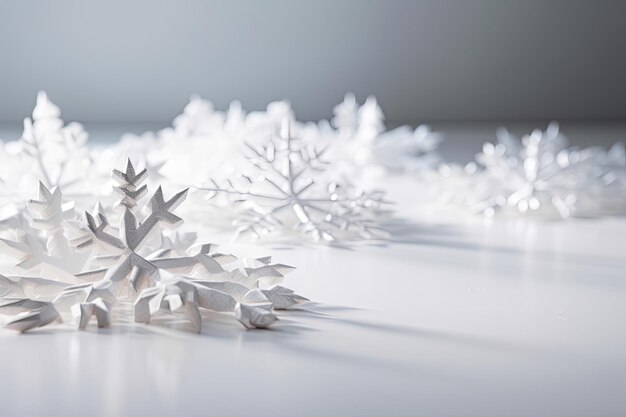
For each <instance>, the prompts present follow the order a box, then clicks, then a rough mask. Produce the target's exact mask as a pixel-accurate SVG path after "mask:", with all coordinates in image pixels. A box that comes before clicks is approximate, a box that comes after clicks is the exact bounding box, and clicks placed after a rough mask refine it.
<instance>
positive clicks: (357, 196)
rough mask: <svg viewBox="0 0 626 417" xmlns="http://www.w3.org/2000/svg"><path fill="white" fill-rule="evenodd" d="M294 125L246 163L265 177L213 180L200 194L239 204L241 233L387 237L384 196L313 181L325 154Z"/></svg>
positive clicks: (325, 238) (321, 237)
mask: <svg viewBox="0 0 626 417" xmlns="http://www.w3.org/2000/svg"><path fill="white" fill-rule="evenodd" d="M289 126H290V121H289V119H287V118H286V119H284V122H283V126H282V128H281V131H280V133H279V134H278V135H274V136H273V139H272V141H271V142H270V143H269V144H267V145H262V146H261V147H254V146H252V145H250V146H249V150H250V151H251V155H250V156H249V157H248V159H247V160H248V162H249V164H250V165H252V166H254V167H256V169H257V170H258V172H260V173H261V174H262V175H261V176H260V177H259V176H258V175H257V176H256V177H253V176H242V177H240V178H238V179H233V180H226V181H216V180H211V182H210V184H209V185H207V186H205V187H201V188H200V190H203V191H206V192H208V194H207V198H209V199H211V198H214V197H216V196H218V195H227V196H230V197H231V198H232V199H233V201H234V202H236V203H237V205H238V207H239V209H240V211H239V212H238V218H237V219H236V220H235V225H237V226H239V227H238V230H237V233H238V234H250V235H253V236H255V237H261V236H262V235H265V234H268V233H271V232H275V231H279V230H280V231H285V230H289V229H295V230H299V231H301V232H303V233H304V234H305V235H308V236H311V237H312V239H313V240H315V241H319V240H322V241H327V242H333V241H336V240H338V239H346V240H349V239H375V238H386V237H387V234H386V232H385V231H384V229H383V228H382V227H381V226H380V225H379V221H380V220H381V218H382V217H383V216H384V215H385V214H387V210H385V206H386V205H387V202H386V201H385V200H384V193H383V192H381V191H374V192H369V193H368V192H364V191H361V190H359V189H357V188H355V187H352V186H349V185H348V186H341V185H339V184H336V183H331V184H329V185H326V186H324V185H322V184H320V183H318V182H316V181H314V180H313V177H314V176H320V175H321V173H322V172H323V171H324V169H325V166H326V163H325V162H324V161H323V159H322V157H323V155H324V150H318V149H317V148H315V147H314V146H310V145H307V144H306V143H303V142H302V141H300V140H298V139H295V138H294V137H293V135H292V134H291V132H290V129H289Z"/></svg>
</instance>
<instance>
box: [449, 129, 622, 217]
mask: <svg viewBox="0 0 626 417" xmlns="http://www.w3.org/2000/svg"><path fill="white" fill-rule="evenodd" d="M624 161H625V158H624V152H623V145H622V146H620V145H615V146H614V147H613V148H611V149H610V150H609V151H605V150H603V149H601V148H599V147H592V148H582V149H580V148H571V147H569V145H568V141H567V139H566V138H565V137H564V136H563V135H562V134H561V133H560V132H559V126H558V124H556V123H551V124H550V125H549V126H548V128H547V129H546V130H545V131H541V130H538V129H537V130H534V131H533V132H532V133H531V134H529V135H526V136H524V137H523V138H522V139H521V140H520V139H518V138H516V137H515V136H513V135H512V134H511V133H509V132H508V131H507V130H506V129H499V130H498V132H497V143H495V144H493V143H485V144H484V145H483V149H482V152H480V153H479V154H477V155H476V162H477V164H478V167H480V169H478V170H476V169H474V167H475V165H468V167H467V169H466V170H465V173H464V174H465V175H460V174H461V171H460V170H459V169H458V168H457V169H455V168H452V167H450V166H444V167H443V168H442V169H441V172H442V173H443V174H444V175H446V176H447V178H448V181H447V182H446V183H444V185H443V188H444V189H446V188H448V189H449V187H450V186H453V185H452V184H453V183H451V182H450V181H451V180H452V181H453V182H454V183H457V184H462V187H461V188H463V189H457V194H456V195H455V196H453V197H452V199H454V200H455V201H456V202H460V203H461V204H463V205H465V206H467V207H468V208H469V209H470V211H472V212H476V213H484V214H485V215H486V216H489V217H491V216H494V215H495V214H496V213H499V212H505V213H516V212H517V213H519V214H528V213H533V214H538V215H546V216H552V215H557V216H561V217H564V218H565V217H573V216H598V215H606V214H616V213H620V212H622V213H623V212H624V211H626V181H624V178H626V176H625V175H624V173H625V172H626V170H625V167H626V162H624ZM470 166H471V168H470ZM460 178H465V180H461V179H460ZM448 194H450V193H448Z"/></svg>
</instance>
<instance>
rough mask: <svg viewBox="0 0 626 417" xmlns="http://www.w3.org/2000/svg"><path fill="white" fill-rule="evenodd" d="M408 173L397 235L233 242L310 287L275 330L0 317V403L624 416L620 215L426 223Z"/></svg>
mask: <svg viewBox="0 0 626 417" xmlns="http://www.w3.org/2000/svg"><path fill="white" fill-rule="evenodd" d="M411 184H413V187H415V185H414V183H412V182H411V181H410V180H409V179H392V180H389V181H388V185H389V187H390V194H391V197H392V198H394V199H396V200H397V201H398V202H399V204H398V209H399V214H400V215H401V216H404V217H407V216H408V215H412V216H413V217H414V218H415V220H418V221H419V223H417V225H414V226H406V225H405V226H402V227H396V229H397V231H398V232H400V233H399V235H398V236H397V238H396V242H394V243H391V244H390V245H389V246H388V247H373V246H366V247H360V248H358V249H354V250H346V249H335V248H315V247H298V248H294V249H292V250H281V249H280V248H277V247H275V246H273V245H269V246H263V247H259V246H257V247H252V246H246V245H239V244H237V245H230V249H232V250H233V251H236V252H237V253H241V252H242V251H243V252H250V253H252V254H258V255H262V254H273V255H275V258H276V259H277V260H279V261H281V262H285V263H289V264H292V265H295V266H297V267H298V270H297V271H296V272H294V273H293V275H290V276H289V278H288V279H287V281H286V285H287V286H289V287H291V288H293V289H294V290H296V291H298V292H299V293H300V294H302V295H305V296H307V297H309V298H311V299H312V300H315V301H316V304H313V305H310V306H307V307H305V308H306V309H307V310H309V311H295V312H291V313H285V314H283V315H282V316H281V318H282V319H283V320H282V322H281V323H280V325H279V326H277V327H276V328H275V330H273V331H261V330H254V331H250V330H245V329H244V328H243V327H242V326H241V325H239V324H238V323H237V322H236V321H235V319H234V318H230V317H227V316H219V315H214V316H210V317H209V318H207V319H206V320H205V325H204V332H203V335H200V336H197V335H194V334H189V333H184V332H178V331H172V330H171V329H162V328H158V327H154V326H152V327H142V328H140V329H138V330H132V329H131V328H122V329H121V330H119V328H118V330H101V331H97V330H95V329H92V330H89V331H87V332H79V331H73V330H63V329H62V330H54V329H42V330H38V331H34V332H32V334H26V335H16V334H13V333H6V332H2V333H1V335H0V369H1V370H2V372H1V373H0V415H1V416H3V417H12V416H65V417H71V416H78V415H85V416H87V415H88V416H160V415H171V416H209V415H212V416H221V415H239V416H273V417H277V416H294V415H304V416H333V415H337V416H383V415H387V416H418V415H423V416H440V415H441V416H590V415H597V416H623V415H626V398H625V396H624V395H623V394H624V388H625V387H626V336H625V334H624V329H626V314H625V313H626V303H625V301H626V297H625V295H626V275H625V271H626V256H625V251H626V249H625V248H626V233H625V232H626V221H625V219H606V220H581V221H578V220H577V221H568V222H540V221H528V220H522V221H504V220H503V221H499V220H495V221H491V222H486V221H484V220H482V219H481V218H476V217H471V218H467V217H459V216H454V217H449V216H447V215H446V214H445V213H444V214H439V215H438V216H437V217H438V218H439V220H438V221H437V222H433V221H432V220H430V219H431V216H428V215H419V214H418V213H419V212H420V210H419V201H418V200H419V199H418V197H419V195H418V194H417V193H416V192H415V191H409V189H408V188H406V187H407V186H408V185H411ZM413 189H414V190H415V188H413ZM446 218H450V219H451V220H445V221H444V220H442V219H446ZM453 219H455V220H453ZM407 224H408V223H407Z"/></svg>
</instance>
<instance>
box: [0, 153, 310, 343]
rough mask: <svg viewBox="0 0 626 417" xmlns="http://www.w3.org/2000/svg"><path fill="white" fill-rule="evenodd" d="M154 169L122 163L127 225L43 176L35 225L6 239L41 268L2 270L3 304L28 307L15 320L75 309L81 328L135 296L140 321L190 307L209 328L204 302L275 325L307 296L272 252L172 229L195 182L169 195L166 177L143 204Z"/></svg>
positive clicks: (3, 308)
mask: <svg viewBox="0 0 626 417" xmlns="http://www.w3.org/2000/svg"><path fill="white" fill-rule="evenodd" d="M146 177H147V171H146V170H145V169H144V170H141V171H139V172H136V171H135V169H134V167H133V165H132V163H131V162H130V160H129V161H128V163H127V166H126V170H125V171H124V172H122V171H118V170H114V171H113V178H114V180H115V181H116V183H117V185H116V187H115V190H116V192H117V193H118V194H119V195H120V199H119V201H118V202H117V204H116V205H115V207H116V208H117V209H118V210H117V211H118V212H121V214H120V216H119V220H120V221H119V224H120V226H119V228H117V229H116V228H113V227H112V226H111V223H110V222H109V220H108V217H109V216H108V215H107V213H106V211H105V210H104V209H103V207H102V206H101V205H100V204H97V205H96V207H95V209H94V210H93V211H92V212H91V213H88V212H86V213H85V218H84V221H83V220H79V219H77V218H76V217H75V216H74V215H73V211H72V210H71V208H70V207H68V206H67V205H64V204H63V203H62V195H61V191H60V189H59V188H56V187H55V188H53V189H51V190H50V189H48V188H47V187H46V186H45V185H44V184H40V197H39V200H33V201H30V202H29V210H30V212H31V216H32V218H31V219H30V225H28V226H23V227H22V228H21V229H20V230H17V231H16V233H15V236H17V238H16V239H15V240H11V239H1V240H0V244H2V245H3V246H4V248H5V251H6V252H7V253H9V254H13V255H14V256H15V257H16V258H17V259H18V262H19V263H18V265H17V267H18V268H19V269H20V270H22V271H25V272H27V273H30V274H32V273H34V274H39V275H40V277H37V276H35V277H32V276H26V275H24V276H10V277H5V276H0V299H1V305H0V314H7V313H8V314H11V313H18V314H17V315H16V316H14V317H13V318H12V319H11V320H9V321H8V323H7V324H6V327H8V328H11V329H15V330H18V331H28V330H31V329H33V328H36V327H40V326H44V325H47V324H50V323H53V322H55V321H59V320H62V319H63V318H64V317H65V316H67V315H68V314H69V315H72V316H73V317H74V318H75V319H76V321H77V323H78V327H79V328H81V329H84V328H85V327H87V326H88V324H89V322H90V319H91V318H92V317H95V319H96V321H97V324H98V326H101V327H105V326H109V325H110V324H111V322H112V317H113V316H112V311H113V310H115V309H118V308H119V309H122V306H124V305H128V304H129V303H134V310H135V314H134V318H135V321H136V322H139V323H148V322H150V321H151V319H152V318H153V317H154V316H156V315H160V314H179V313H180V314H183V315H184V316H186V317H187V318H188V319H189V321H190V322H191V323H192V327H193V329H194V330H195V331H198V332H199V331H200V329H201V314H200V308H204V309H210V310H214V311H218V312H230V313H232V314H233V315H234V316H235V317H236V318H237V319H238V320H239V321H240V322H241V323H242V324H243V325H244V326H246V327H267V326H269V325H270V324H271V323H272V322H274V321H275V320H277V317H276V315H275V314H274V310H279V309H287V308H290V307H293V306H295V305H297V304H299V303H302V302H304V301H306V299H305V298H303V297H300V296H298V295H296V294H294V293H293V292H291V291H290V290H288V289H286V288H284V287H282V286H280V285H278V284H279V283H280V282H281V281H282V279H283V277H284V275H285V274H287V273H289V272H290V271H291V270H293V268H292V267H290V266H287V265H283V264H275V263H272V262H271V258H269V257H264V258H258V259H252V260H238V259H237V258H235V257H234V256H232V255H228V254H223V253H219V252H217V251H216V245H213V244H201V245H195V241H196V235H195V234H193V233H190V234H189V233H187V234H179V233H169V234H168V233H167V231H166V230H164V228H169V229H174V228H176V227H178V226H180V225H181V223H182V219H181V218H180V217H178V216H177V215H175V214H174V213H173V211H174V210H175V209H176V208H177V207H178V205H180V204H181V203H182V202H183V200H184V199H185V196H186V194H187V190H183V191H180V192H178V193H176V194H174V195H173V196H172V197H171V198H169V199H166V198H165V197H164V194H163V191H162V189H161V187H159V188H158V189H157V190H156V191H155V192H154V193H153V194H152V197H151V198H150V200H149V202H148V203H147V204H146V205H145V207H143V205H142V204H141V200H142V198H143V197H144V196H145V195H146V194H147V192H148V190H147V187H146V186H145V185H143V182H144V181H145V179H146ZM143 208H147V213H145V214H144V211H145V210H142V209H143ZM31 226H32V227H31ZM44 246H45V248H44ZM43 266H46V268H44V267H43ZM122 310H123V309H122Z"/></svg>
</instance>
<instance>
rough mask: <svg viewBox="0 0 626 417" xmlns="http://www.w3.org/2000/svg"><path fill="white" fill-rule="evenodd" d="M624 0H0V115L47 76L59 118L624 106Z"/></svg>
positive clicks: (615, 116) (499, 115)
mask: <svg viewBox="0 0 626 417" xmlns="http://www.w3.org/2000/svg"><path fill="white" fill-rule="evenodd" d="M625 16H626V2H619V1H615V2H613V1H573V0H553V1H534V0H533V1H530V0H525V1H505V0H494V1H486V0H484V1H475V0H474V1H470V0H465V1H434V0H433V1H389V0H388V1H365V0H363V1H356V0H343V1H337V0H335V1H307V2H302V1H279V0H271V1H247V2H244V1H220V2H216V1H181V0H167V1H157V0H140V1H137V0H135V1H132V2H131V1H117V0H116V1H111V0H108V1H98V2H95V1H84V0H76V1H68V0H55V1H25V0H21V1H3V2H1V3H0V59H1V62H0V80H2V82H1V83H0V120H3V121H17V120H20V119H22V118H23V117H24V116H26V115H28V114H29V113H30V111H31V110H32V106H33V104H34V100H35V94H36V91H37V90H39V89H46V90H48V92H49V93H50V95H51V97H52V98H53V100H54V101H55V102H57V103H58V104H59V105H61V106H62V108H63V110H64V115H65V117H66V118H67V119H72V120H76V119H78V120H81V121H86V122H90V121H92V122H103V121H118V122H130V121H133V122H164V121H170V120H171V119H172V118H173V117H174V116H175V115H176V114H178V113H179V112H180V110H181V108H182V107H183V106H184V104H185V102H186V101H187V98H188V97H189V95H190V94H191V93H194V92H198V93H200V94H201V95H203V96H204V97H207V98H210V99H211V100H213V101H214V102H215V103H216V105H217V107H218V108H225V107H226V106H227V104H228V102H229V101H230V100H232V99H235V98H238V99H241V100H242V101H243V103H244V107H246V108H247V109H259V108H263V107H264V106H265V105H266V104H267V102H269V101H271V100H275V99H280V98H289V99H290V100H291V102H292V103H293V104H294V106H295V108H296V111H297V113H298V115H299V117H300V118H301V119H305V120H308V119H318V118H322V117H328V116H329V114H330V111H331V108H332V105H333V104H335V103H337V102H338V101H340V100H341V98H342V96H343V94H344V92H346V91H354V92H356V93H357V96H358V97H359V98H361V99H363V98H365V97H366V96H367V95H368V94H375V95H376V96H377V97H378V98H379V101H380V102H381V105H382V106H383V109H384V110H385V113H386V115H387V119H388V120H390V121H392V122H394V121H395V122H417V121H428V122H433V121H434V122H437V121H528V120H549V119H559V120H562V121H563V120H584V121H617V120H623V119H626V48H625V46H626V45H625V43H626V25H625V24H624V18H625Z"/></svg>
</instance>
